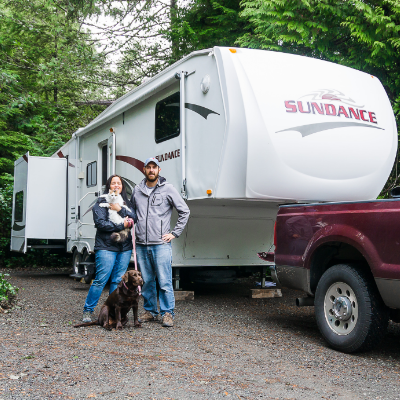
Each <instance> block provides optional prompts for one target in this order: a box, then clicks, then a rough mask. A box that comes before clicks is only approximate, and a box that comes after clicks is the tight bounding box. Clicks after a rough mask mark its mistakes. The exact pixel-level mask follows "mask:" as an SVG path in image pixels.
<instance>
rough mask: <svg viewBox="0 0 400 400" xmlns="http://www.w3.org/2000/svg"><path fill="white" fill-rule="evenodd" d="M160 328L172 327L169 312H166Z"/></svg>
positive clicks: (172, 320) (172, 321) (172, 323)
mask: <svg viewBox="0 0 400 400" xmlns="http://www.w3.org/2000/svg"><path fill="white" fill-rule="evenodd" d="M161 326H165V327H166V328H171V327H173V326H174V319H173V318H172V315H171V314H170V313H169V312H166V313H165V314H164V315H163V317H162V321H161Z"/></svg>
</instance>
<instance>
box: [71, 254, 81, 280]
mask: <svg viewBox="0 0 400 400" xmlns="http://www.w3.org/2000/svg"><path fill="white" fill-rule="evenodd" d="M81 261H82V255H81V253H79V251H78V250H77V249H75V250H74V254H73V255H72V273H73V274H74V275H75V274H81V273H82V267H81Z"/></svg>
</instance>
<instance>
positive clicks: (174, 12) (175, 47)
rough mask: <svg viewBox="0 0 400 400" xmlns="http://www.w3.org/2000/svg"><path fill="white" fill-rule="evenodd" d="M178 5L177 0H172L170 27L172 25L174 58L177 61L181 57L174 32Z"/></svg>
mask: <svg viewBox="0 0 400 400" xmlns="http://www.w3.org/2000/svg"><path fill="white" fill-rule="evenodd" d="M177 11H178V10H177V6H176V0H170V27H171V33H172V39H171V50H172V60H173V61H174V62H175V61H177V60H178V58H179V54H178V53H179V43H178V40H177V39H176V35H175V33H174V26H175V23H176V18H177Z"/></svg>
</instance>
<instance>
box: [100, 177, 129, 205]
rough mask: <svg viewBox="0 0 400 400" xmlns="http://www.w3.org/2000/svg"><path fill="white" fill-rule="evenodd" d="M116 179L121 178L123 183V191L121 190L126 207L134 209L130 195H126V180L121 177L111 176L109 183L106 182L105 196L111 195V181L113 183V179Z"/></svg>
mask: <svg viewBox="0 0 400 400" xmlns="http://www.w3.org/2000/svg"><path fill="white" fill-rule="evenodd" d="M115 177H116V178H119V179H120V181H121V183H122V190H121V196H122V198H123V199H124V201H125V203H126V205H127V206H128V207H129V208H132V204H131V202H130V201H129V199H128V195H127V194H126V188H125V183H124V180H123V179H122V178H121V177H120V176H119V175H111V176H110V177H109V178H108V179H107V182H106V189H105V190H104V194H108V193H109V191H110V186H111V181H112V180H113V178H115Z"/></svg>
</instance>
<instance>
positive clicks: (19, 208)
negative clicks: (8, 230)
mask: <svg viewBox="0 0 400 400" xmlns="http://www.w3.org/2000/svg"><path fill="white" fill-rule="evenodd" d="M23 219H24V192H23V191H22V190H21V191H20V192H18V193H15V209H14V222H22V220H23Z"/></svg>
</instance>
